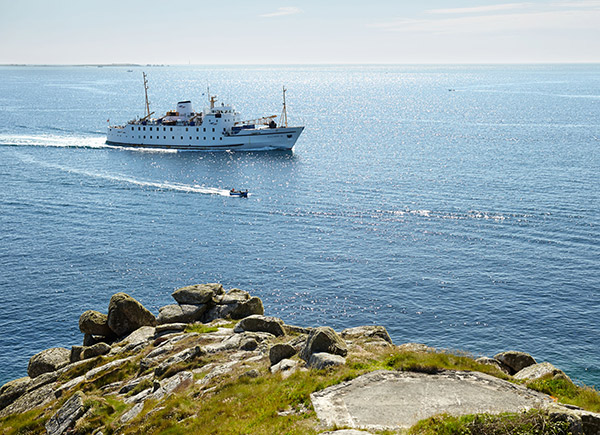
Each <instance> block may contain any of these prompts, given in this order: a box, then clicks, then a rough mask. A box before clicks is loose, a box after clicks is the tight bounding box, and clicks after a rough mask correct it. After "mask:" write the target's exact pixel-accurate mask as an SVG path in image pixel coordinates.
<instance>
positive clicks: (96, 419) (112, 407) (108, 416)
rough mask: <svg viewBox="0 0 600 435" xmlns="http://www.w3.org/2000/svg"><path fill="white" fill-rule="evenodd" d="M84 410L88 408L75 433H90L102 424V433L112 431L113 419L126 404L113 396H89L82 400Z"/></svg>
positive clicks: (107, 433)
mask: <svg viewBox="0 0 600 435" xmlns="http://www.w3.org/2000/svg"><path fill="white" fill-rule="evenodd" d="M84 406H85V408H86V410H90V411H89V414H88V415H87V418H86V419H85V421H83V423H82V424H80V425H78V427H77V428H76V431H75V433H77V435H87V434H91V433H93V432H94V430H96V429H97V428H98V427H102V426H104V427H105V428H106V430H104V431H103V432H104V434H106V435H109V434H112V433H113V432H114V429H113V428H112V423H113V421H114V420H115V419H116V418H117V417H118V416H119V415H120V414H121V413H122V412H123V411H124V410H125V409H126V408H127V405H126V404H125V403H123V402H121V401H119V400H117V399H115V398H113V397H110V396H107V397H91V398H88V399H87V400H86V401H85V402H84Z"/></svg>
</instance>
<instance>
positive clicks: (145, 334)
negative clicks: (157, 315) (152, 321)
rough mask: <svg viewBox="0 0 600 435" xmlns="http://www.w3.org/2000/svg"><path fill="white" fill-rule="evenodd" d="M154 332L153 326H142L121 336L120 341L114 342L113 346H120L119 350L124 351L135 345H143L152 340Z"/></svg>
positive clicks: (133, 347)
mask: <svg viewBox="0 0 600 435" xmlns="http://www.w3.org/2000/svg"><path fill="white" fill-rule="evenodd" d="M155 333H156V329H155V328H154V327H152V326H142V327H141V328H138V329H136V330H135V331H133V332H132V333H131V334H129V335H128V336H127V337H125V338H123V340H121V341H120V342H118V343H116V344H115V346H120V347H121V349H120V350H119V352H126V351H128V350H132V349H135V348H136V347H141V346H145V345H146V344H147V343H149V342H150V341H152V340H154V334H155Z"/></svg>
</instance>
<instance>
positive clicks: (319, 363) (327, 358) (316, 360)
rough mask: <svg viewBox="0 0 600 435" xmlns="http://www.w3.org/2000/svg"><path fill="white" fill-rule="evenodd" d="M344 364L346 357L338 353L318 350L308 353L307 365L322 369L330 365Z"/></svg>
mask: <svg viewBox="0 0 600 435" xmlns="http://www.w3.org/2000/svg"><path fill="white" fill-rule="evenodd" d="M343 364H346V358H344V357H343V356H340V355H334V354H331V353H327V352H318V353H313V354H311V355H310V359H309V360H308V364H307V365H308V366H309V367H311V368H313V369H317V370H322V369H325V368H327V367H331V366H340V365H343Z"/></svg>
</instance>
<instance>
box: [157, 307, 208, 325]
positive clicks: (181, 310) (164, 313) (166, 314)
mask: <svg viewBox="0 0 600 435" xmlns="http://www.w3.org/2000/svg"><path fill="white" fill-rule="evenodd" d="M207 309H208V304H200V305H177V304H172V305H165V306H164V307H161V308H159V310H158V317H157V319H156V322H157V323H158V324H159V325H162V324H166V323H180V322H182V323H192V322H196V321H199V320H200V319H202V315H203V314H204V313H205V312H206V310H207Z"/></svg>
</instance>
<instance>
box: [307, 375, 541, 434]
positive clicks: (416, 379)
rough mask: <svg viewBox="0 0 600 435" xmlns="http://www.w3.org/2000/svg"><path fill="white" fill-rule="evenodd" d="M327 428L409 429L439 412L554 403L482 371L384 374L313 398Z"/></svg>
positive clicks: (491, 410) (490, 410)
mask: <svg viewBox="0 0 600 435" xmlns="http://www.w3.org/2000/svg"><path fill="white" fill-rule="evenodd" d="M311 399H312V403H313V406H314V408H315V411H316V412H317V416H318V417H319V419H320V420H321V421H323V422H324V423H325V424H327V425H328V426H333V425H334V424H335V425H337V426H347V427H352V428H361V429H372V430H385V429H391V430H393V429H402V428H409V427H410V426H412V425H414V424H415V423H417V422H418V421H419V420H422V419H424V418H428V417H431V416H433V415H436V414H441V413H448V414H452V415H465V414H477V413H493V414H499V413H502V412H518V411H522V410H528V409H531V408H543V407H545V406H548V405H550V404H552V399H550V397H549V396H547V395H545V394H541V393H538V392H536V391H532V390H528V389H527V388H525V387H521V386H518V385H515V384H511V383H510V382H507V381H503V380H502V379H498V378H495V377H493V376H489V375H486V374H484V373H478V372H461V371H444V372H440V373H437V374H425V373H415V372H392V371H386V370H380V371H376V372H372V373H367V374H365V375H363V376H360V377H358V378H356V379H354V380H352V381H349V382H344V383H342V384H339V385H334V386H332V387H329V388H327V389H325V390H322V391H318V392H316V393H313V394H312V395H311Z"/></svg>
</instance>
